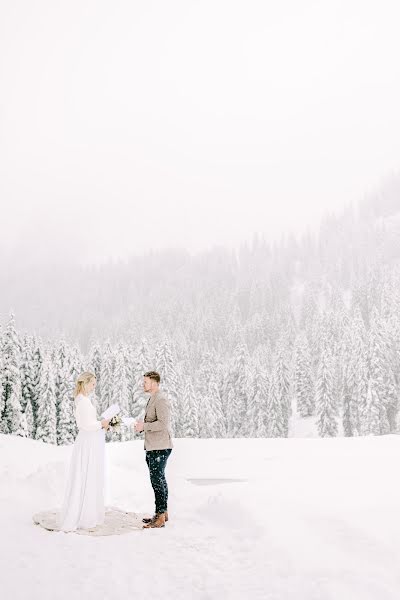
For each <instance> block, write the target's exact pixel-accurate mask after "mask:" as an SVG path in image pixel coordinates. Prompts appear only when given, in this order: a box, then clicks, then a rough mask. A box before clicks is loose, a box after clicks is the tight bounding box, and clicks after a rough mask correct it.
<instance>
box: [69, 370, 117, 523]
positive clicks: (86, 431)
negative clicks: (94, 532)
mask: <svg viewBox="0 0 400 600" xmlns="http://www.w3.org/2000/svg"><path fill="white" fill-rule="evenodd" d="M95 386H96V377H95V375H93V373H89V372H85V373H81V375H79V377H78V379H77V382H76V387H75V393H74V396H75V401H74V402H75V418H76V423H77V425H78V429H79V433H78V435H77V437H76V440H75V444H74V447H73V450H72V457H71V463H70V469H69V475H68V480H67V486H66V489H65V494H64V502H63V505H62V509H61V514H60V516H59V523H58V525H59V529H60V530H61V531H74V530H75V529H92V528H94V527H96V525H101V524H102V523H104V512H105V511H104V450H105V431H106V430H107V429H108V426H109V421H108V420H107V419H103V420H102V421H98V420H97V418H96V409H95V408H94V406H93V404H92V402H91V401H90V397H89V395H90V394H91V392H93V390H94V388H95Z"/></svg>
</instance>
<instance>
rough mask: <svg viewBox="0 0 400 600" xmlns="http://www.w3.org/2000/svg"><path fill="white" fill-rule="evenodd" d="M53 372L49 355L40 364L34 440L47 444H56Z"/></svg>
mask: <svg viewBox="0 0 400 600" xmlns="http://www.w3.org/2000/svg"><path fill="white" fill-rule="evenodd" d="M54 377H55V376H54V371H53V367H52V364H51V359H50V356H49V353H48V354H47V355H46V356H45V357H44V361H43V364H42V369H41V375H40V382H39V395H38V403H39V405H38V414H37V427H36V439H37V440H42V441H43V442H46V443H47V444H56V443H57V414H56V393H55V382H54Z"/></svg>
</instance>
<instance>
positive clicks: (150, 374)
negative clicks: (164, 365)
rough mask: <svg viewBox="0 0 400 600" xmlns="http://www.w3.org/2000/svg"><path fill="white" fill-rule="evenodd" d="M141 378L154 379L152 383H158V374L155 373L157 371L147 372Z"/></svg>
mask: <svg viewBox="0 0 400 600" xmlns="http://www.w3.org/2000/svg"><path fill="white" fill-rule="evenodd" d="M143 377H148V378H149V379H154V381H157V383H160V379H161V377H160V374H159V373H157V371H147V373H145V374H144V375H143Z"/></svg>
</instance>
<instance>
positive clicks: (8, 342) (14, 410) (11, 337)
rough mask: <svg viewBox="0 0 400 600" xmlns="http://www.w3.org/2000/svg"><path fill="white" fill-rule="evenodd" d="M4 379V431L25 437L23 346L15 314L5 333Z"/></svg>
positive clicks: (2, 425)
mask: <svg viewBox="0 0 400 600" xmlns="http://www.w3.org/2000/svg"><path fill="white" fill-rule="evenodd" d="M2 379H3V381H2V395H3V402H2V406H3V413H2V415H1V417H2V418H1V428H2V432H3V433H12V434H14V435H19V436H22V437H25V436H26V434H27V431H26V430H27V425H26V419H25V418H24V416H23V411H22V406H21V401H22V383H21V346H20V342H19V339H18V335H17V331H16V328H15V319H14V315H13V314H11V316H10V319H9V321H8V323H7V327H6V330H5V333H4V340H3V377H2Z"/></svg>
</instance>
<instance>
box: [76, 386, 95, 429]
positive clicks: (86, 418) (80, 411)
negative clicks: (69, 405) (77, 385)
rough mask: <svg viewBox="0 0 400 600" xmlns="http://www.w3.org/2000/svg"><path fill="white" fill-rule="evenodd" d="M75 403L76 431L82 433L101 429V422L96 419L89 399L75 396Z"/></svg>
mask: <svg viewBox="0 0 400 600" xmlns="http://www.w3.org/2000/svg"><path fill="white" fill-rule="evenodd" d="M75 403H76V408H75V418H76V424H77V425H78V429H82V430H83V431H98V430H99V429H101V422H100V421H98V420H97V419H96V410H95V408H94V406H93V404H92V403H91V402H90V400H89V398H87V397H86V396H83V395H81V394H80V395H79V396H77V398H76V400H75Z"/></svg>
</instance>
